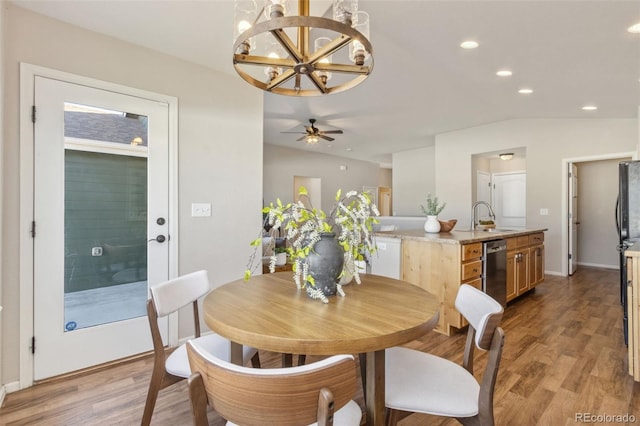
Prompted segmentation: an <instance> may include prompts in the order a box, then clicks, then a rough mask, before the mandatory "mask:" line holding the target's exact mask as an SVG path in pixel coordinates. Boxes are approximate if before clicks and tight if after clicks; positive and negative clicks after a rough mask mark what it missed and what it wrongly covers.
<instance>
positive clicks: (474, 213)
mask: <svg viewBox="0 0 640 426" xmlns="http://www.w3.org/2000/svg"><path fill="white" fill-rule="evenodd" d="M481 204H482V205H483V206H486V207H487V209H489V216H491V220H493V221H494V222H495V220H496V214H495V213H494V212H493V208H491V204H489V203H487V202H486V201H476V202H475V203H473V206H471V226H470V228H471V230H472V231H473V230H475V229H476V227H477V226H478V206H479V205H481Z"/></svg>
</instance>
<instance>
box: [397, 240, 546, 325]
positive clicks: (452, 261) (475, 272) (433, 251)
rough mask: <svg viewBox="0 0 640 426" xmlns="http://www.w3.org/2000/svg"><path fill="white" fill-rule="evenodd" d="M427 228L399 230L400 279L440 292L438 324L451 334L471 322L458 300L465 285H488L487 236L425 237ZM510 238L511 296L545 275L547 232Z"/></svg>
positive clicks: (524, 290)
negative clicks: (484, 271)
mask: <svg viewBox="0 0 640 426" xmlns="http://www.w3.org/2000/svg"><path fill="white" fill-rule="evenodd" d="M422 234H423V233H422V232H421V231H420V232H415V233H411V231H407V234H405V235H402V234H399V237H400V238H402V261H401V264H402V267H401V269H402V273H401V277H400V279H401V280H403V281H407V282H409V283H411V284H415V285H418V286H420V287H422V288H424V289H425V290H427V291H429V292H431V293H432V294H434V295H435V296H436V297H437V298H438V301H439V302H440V319H439V322H438V326H437V327H436V328H435V330H436V331H438V332H440V333H443V334H446V335H451V334H452V333H453V332H454V331H455V329H459V328H462V327H464V326H465V325H466V324H467V323H466V321H465V320H464V318H463V317H462V315H460V313H459V312H458V310H457V309H456V308H455V305H454V304H455V299H456V296H457V295H458V289H459V288H460V285H461V284H469V285H471V286H473V287H476V288H478V289H482V269H483V268H482V250H483V245H482V244H483V243H482V241H484V240H487V238H482V239H480V238H478V240H480V241H478V240H467V241H456V240H455V239H454V238H455V237H452V236H451V235H446V236H444V237H440V238H437V236H436V238H433V237H431V238H424V237H422ZM483 237H484V236H483ZM503 238H504V237H503ZM506 240H507V300H511V299H513V298H515V297H517V296H519V295H520V294H522V293H524V292H526V291H528V290H530V289H531V288H532V286H534V285H535V284H537V283H538V282H540V281H541V280H542V279H543V278H544V246H543V243H544V234H543V232H537V231H536V232H531V233H526V234H524V235H519V236H513V237H511V238H506Z"/></svg>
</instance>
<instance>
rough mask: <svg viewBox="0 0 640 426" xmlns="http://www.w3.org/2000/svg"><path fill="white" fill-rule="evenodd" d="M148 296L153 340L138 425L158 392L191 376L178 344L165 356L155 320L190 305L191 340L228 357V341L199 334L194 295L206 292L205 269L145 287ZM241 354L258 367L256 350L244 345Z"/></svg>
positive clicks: (147, 418) (149, 413) (150, 410)
mask: <svg viewBox="0 0 640 426" xmlns="http://www.w3.org/2000/svg"><path fill="white" fill-rule="evenodd" d="M149 289H150V291H151V298H150V299H149V300H148V301H147V315H148V317H149V326H150V328H151V338H152V340H153V353H154V358H153V372H152V374H151V381H150V383H149V391H148V393H147V401H146V403H145V406H144V413H143V415H142V422H141V423H142V425H143V426H146V425H149V423H150V422H151V416H152V415H153V409H154V407H155V404H156V399H157V398H158V392H159V391H160V390H161V389H164V388H166V387H167V386H170V385H172V384H174V383H176V382H178V381H180V380H183V379H186V378H188V377H189V376H190V375H191V369H190V367H189V360H188V358H187V349H186V347H185V345H180V346H179V347H178V348H177V349H175V350H174V351H173V352H171V354H170V355H168V356H167V352H166V351H165V346H164V343H163V342H162V336H161V334H160V327H159V324H158V319H159V318H161V317H165V316H167V315H169V314H172V313H173V312H176V311H177V310H178V309H180V308H182V307H184V306H187V305H192V306H193V320H194V327H195V337H194V339H195V340H196V341H197V342H198V344H199V345H200V346H202V347H203V348H206V350H207V351H209V352H211V353H214V354H216V356H218V357H220V358H222V359H230V357H231V342H230V341H229V340H227V339H225V338H224V337H222V336H220V335H219V334H215V333H211V334H206V335H204V336H201V335H200V318H199V314H198V298H200V297H202V296H204V295H205V294H207V293H208V292H209V290H210V285H209V278H208V275H207V271H197V272H192V273H190V274H186V275H183V276H181V277H178V278H175V279H172V280H169V281H165V282H162V283H159V284H156V285H152V286H150V287H149ZM243 351H244V353H243V356H244V361H245V363H246V362H248V361H249V360H251V364H252V365H253V366H254V367H260V358H259V357H258V351H257V350H256V349H253V348H249V347H244V348H243Z"/></svg>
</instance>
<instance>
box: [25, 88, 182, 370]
mask: <svg viewBox="0 0 640 426" xmlns="http://www.w3.org/2000/svg"><path fill="white" fill-rule="evenodd" d="M35 107H36V122H35V125H34V135H35V141H34V155H35V159H34V171H35V174H34V185H35V197H34V224H35V225H34V229H35V238H34V339H35V345H34V349H35V352H34V379H35V380H39V379H44V378H47V377H52V376H56V375H59V374H63V373H67V372H70V371H75V370H79V369H82V368H86V367H89V366H93V365H97V364H101V363H104V362H108V361H112V360H115V359H119V358H123V357H127V356H130V355H134V354H138V353H141V352H144V351H147V350H150V349H151V348H152V343H151V336H150V333H149V325H148V320H147V318H146V307H145V306H146V301H147V298H148V285H149V284H150V283H155V282H160V281H163V280H166V279H168V277H169V235H168V232H167V229H168V226H167V223H168V221H169V220H171V218H169V217H168V213H169V177H168V176H169V170H168V165H169V161H168V160H169V142H168V140H169V133H168V129H169V125H168V123H169V108H168V104H166V103H163V102H157V101H152V100H148V99H143V98H140V97H135V96H129V95H124V94H121V93H116V92H112V91H108V90H102V89H96V88H91V87H87V86H82V85H78V84H72V83H69V82H63V81H59V80H55V79H50V78H44V77H40V76H36V77H35ZM163 328H164V329H166V325H164V326H163ZM165 334H166V330H165Z"/></svg>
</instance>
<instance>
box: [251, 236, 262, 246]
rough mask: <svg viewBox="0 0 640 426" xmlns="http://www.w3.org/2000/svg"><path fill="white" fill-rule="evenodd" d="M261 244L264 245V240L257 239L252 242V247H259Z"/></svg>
mask: <svg viewBox="0 0 640 426" xmlns="http://www.w3.org/2000/svg"><path fill="white" fill-rule="evenodd" d="M260 244H262V238H256V239H255V240H253V241H251V246H252V247H258V246H259V245H260Z"/></svg>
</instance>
